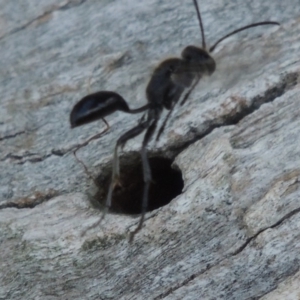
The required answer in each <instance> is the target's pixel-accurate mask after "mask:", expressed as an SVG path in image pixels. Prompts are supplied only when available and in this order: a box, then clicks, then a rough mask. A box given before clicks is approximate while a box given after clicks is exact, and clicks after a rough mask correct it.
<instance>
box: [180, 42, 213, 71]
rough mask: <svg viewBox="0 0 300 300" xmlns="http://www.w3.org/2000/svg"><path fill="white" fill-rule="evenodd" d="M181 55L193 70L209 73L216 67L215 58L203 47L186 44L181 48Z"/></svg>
mask: <svg viewBox="0 0 300 300" xmlns="http://www.w3.org/2000/svg"><path fill="white" fill-rule="evenodd" d="M181 56H182V58H183V59H184V61H185V62H186V63H187V65H188V67H189V68H192V69H193V70H191V71H193V72H197V73H202V74H205V73H206V74H208V75H211V74H212V73H213V72H214V71H215V69H216V62H215V60H214V59H213V58H212V57H211V56H210V54H209V53H208V52H207V51H206V50H205V49H202V48H198V47H195V46H187V47H185V48H184V49H183V51H182V53H181ZM194 69H195V70H194Z"/></svg>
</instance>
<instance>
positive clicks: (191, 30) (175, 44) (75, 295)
mask: <svg viewBox="0 0 300 300" xmlns="http://www.w3.org/2000/svg"><path fill="white" fill-rule="evenodd" d="M204 2H206V3H204ZM200 5H201V10H202V16H203V19H204V25H205V29H206V33H207V40H208V42H209V43H210V44H211V43H213V42H214V41H215V40H216V39H217V38H218V37H220V36H222V35H223V34H224V33H226V32H228V31H230V30H232V29H234V28H237V27H240V26H242V25H244V24H248V23H250V22H254V21H261V20H267V19H273V20H277V21H279V22H281V23H282V25H281V26H280V27H263V28H257V29H254V30H252V31H247V32H244V33H243V34H241V35H239V36H236V37H233V38H231V39H230V40H227V41H226V42H224V43H223V44H222V45H220V47H219V48H218V49H217V51H216V54H215V57H216V59H217V63H218V68H217V71H216V73H215V74H214V75H213V76H212V77H211V78H208V79H205V80H203V81H202V82H201V84H200V85H199V87H198V89H197V91H195V92H194V93H193V95H192V97H191V99H190V100H189V102H188V103H187V104H186V105H185V106H184V107H183V108H182V109H180V110H177V111H176V113H175V114H174V117H173V119H172V121H171V122H170V126H168V128H167V131H166V133H164V135H163V137H162V139H161V141H160V142H159V143H158V144H155V143H151V145H150V147H149V148H150V153H151V155H155V154H156V155H162V153H164V154H165V155H167V156H168V157H171V158H174V159H175V162H174V164H175V165H176V166H177V167H179V168H180V170H181V171H182V173H183V179H184V191H183V193H182V194H181V195H179V196H178V197H177V198H176V199H174V200H173V201H172V202H171V203H170V204H168V205H167V206H164V207H162V208H160V209H158V210H156V211H154V212H151V213H149V214H147V217H149V218H148V220H147V221H146V223H145V227H144V228H143V230H142V231H141V232H140V233H139V234H138V235H137V236H136V239H135V241H134V242H133V244H132V245H130V244H128V239H127V237H128V231H129V230H132V229H133V228H134V226H136V224H137V219H136V218H132V217H131V216H124V215H113V214H109V215H107V217H106V219H105V222H104V224H102V225H101V226H100V225H99V226H96V227H95V228H92V229H89V227H90V226H91V225H93V224H94V223H96V222H97V221H98V220H99V218H100V216H101V215H100V212H99V210H97V209H96V208H94V207H93V206H92V205H91V203H90V201H89V198H88V196H87V194H89V193H91V192H92V191H94V189H95V187H93V183H92V182H91V180H90V179H89V178H88V177H87V176H86V175H85V174H84V172H83V170H82V168H81V166H80V165H79V164H78V163H77V162H76V161H75V159H74V157H73V155H72V149H74V147H76V145H78V144H79V143H82V142H84V141H85V140H86V138H87V137H88V136H91V135H92V134H94V133H96V132H98V131H99V130H101V129H103V128H104V126H103V124H102V123H101V121H99V122H98V123H95V124H91V125H87V126H85V127H82V128H78V129H74V130H71V129H70V127H69V120H68V119H69V112H70V110H71V108H72V106H73V105H74V103H75V102H76V101H78V100H79V99H80V98H81V97H82V96H84V95H86V94H87V93H88V79H89V78H92V79H91V87H90V91H97V90H100V89H106V90H114V91H117V92H119V93H120V94H122V95H123V96H124V97H125V98H126V99H127V100H128V101H129V103H130V105H131V106H132V107H137V106H139V105H141V104H143V103H144V102H145V96H144V90H145V87H146V84H147V81H148V80H149V76H150V75H151V70H152V69H153V67H154V66H155V65H156V64H157V62H159V61H160V60H162V59H164V58H166V57H168V56H179V54H180V52H181V50H182V49H183V47H184V46H185V45H188V44H192V43H194V44H195V43H197V44H200V38H199V37H200V34H199V29H198V24H197V19H196V15H195V11H194V8H193V5H192V1H185V3H184V4H183V2H182V1H172V3H171V2H170V1H158V0H149V1H143V2H142V3H140V2H139V1H132V0H127V1H123V0H122V1H120V0H118V1H104V0H102V1H96V0H90V1H58V0H47V1H32V0H30V1H29V0H27V1H13V2H12V1H6V0H1V1H0V7H1V15H0V25H1V26H0V57H1V68H0V90H1V100H0V104H1V109H0V168H1V174H0V226H1V227H0V242H1V243H0V252H1V258H0V299H46V300H50V299H264V300H267V299H268V300H269V299H299V297H300V289H299V286H300V285H299V276H300V275H299V266H300V260H299V257H300V201H299V196H300V184H299V182H300V147H299V142H298V141H299V137H300V102H299V101H300V100H299V98H300V84H299V74H300V60H299V53H300V41H299V38H300V5H299V0H286V1H279V0H273V1H264V2H261V1H258V0H251V1H248V0H247V1H239V2H237V1H230V2H225V1H222V0H217V1H213V2H212V1H209V2H208V1H201V3H200ZM137 118H138V117H137ZM108 119H109V122H110V125H111V128H110V130H109V132H108V133H106V134H105V135H104V136H103V137H102V138H101V139H100V140H97V141H94V142H92V143H90V144H89V145H88V146H86V147H84V148H83V149H81V150H80V151H79V155H80V157H81V158H82V159H84V161H85V162H86V164H87V165H88V167H89V169H90V170H91V172H92V173H93V174H94V176H97V175H99V174H100V175H101V174H102V173H103V172H104V171H103V170H107V166H108V165H109V163H110V162H111V152H112V148H113V145H114V143H115V141H116V138H117V137H118V136H119V135H120V133H121V132H123V131H124V130H125V129H128V128H130V127H132V126H133V125H134V124H135V123H136V120H137V119H136V118H132V117H131V116H129V117H128V116H126V115H124V114H116V115H114V116H112V117H110V118H108ZM140 142H141V138H137V139H135V140H133V141H130V142H129V143H128V145H126V147H125V150H124V151H125V152H126V153H129V154H128V157H130V153H133V152H134V151H138V149H139V147H140ZM134 157H135V156H134ZM132 160H134V158H132ZM87 229H89V230H87ZM86 230H87V231H86ZM85 231H86V233H85V234H84V235H82V233H84V232H85Z"/></svg>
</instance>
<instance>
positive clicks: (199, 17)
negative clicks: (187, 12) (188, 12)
mask: <svg viewBox="0 0 300 300" xmlns="http://www.w3.org/2000/svg"><path fill="white" fill-rule="evenodd" d="M194 5H195V8H196V12H197V17H198V21H199V25H200V30H201V36H202V48H203V49H205V48H206V44H205V35H204V28H203V24H202V19H201V15H200V10H199V6H198V3H197V0H194Z"/></svg>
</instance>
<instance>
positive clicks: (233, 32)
mask: <svg viewBox="0 0 300 300" xmlns="http://www.w3.org/2000/svg"><path fill="white" fill-rule="evenodd" d="M263 25H278V26H279V25H280V23H278V22H272V21H265V22H259V23H253V24H250V25H247V26H244V27H241V28H239V29H236V30H234V31H232V32H230V33H228V34H226V35H225V36H223V37H222V38H220V39H219V40H218V41H217V42H216V43H215V44H214V45H213V46H211V47H210V48H209V52H213V51H214V50H215V48H216V46H217V45H218V44H219V43H220V42H222V41H224V40H225V39H227V38H228V37H230V36H232V35H234V34H236V33H238V32H240V31H243V30H246V29H248V28H252V27H256V26H263Z"/></svg>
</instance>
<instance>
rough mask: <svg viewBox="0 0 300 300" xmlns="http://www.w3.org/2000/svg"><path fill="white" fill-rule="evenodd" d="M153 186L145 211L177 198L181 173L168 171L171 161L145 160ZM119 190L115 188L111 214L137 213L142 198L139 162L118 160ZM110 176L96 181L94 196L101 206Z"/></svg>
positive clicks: (153, 158) (180, 185)
mask: <svg viewBox="0 0 300 300" xmlns="http://www.w3.org/2000/svg"><path fill="white" fill-rule="evenodd" d="M149 163H150V167H151V171H152V179H153V182H152V184H151V185H150V190H149V203H148V209H147V211H151V210H154V209H156V208H159V207H161V206H164V205H166V204H168V203H169V202H170V201H171V200H172V199H174V198H175V197H176V196H178V195H179V194H181V192H182V189H183V180H182V174H181V171H180V170H178V169H173V168H172V167H171V165H172V163H173V161H172V160H171V159H167V158H162V157H152V158H149ZM120 167H121V184H122V186H121V187H116V188H115V190H114V192H113V197H112V208H111V210H110V211H111V212H116V213H123V214H139V213H141V204H142V197H143V188H144V181H143V170H142V162H141V161H140V160H137V159H130V158H129V159H126V161H125V160H124V159H121V162H120ZM110 180H111V174H109V176H108V177H106V178H102V179H101V178H98V182H99V185H100V186H101V187H102V188H101V190H99V192H98V194H97V195H96V200H97V201H99V202H100V203H101V204H102V205H104V204H105V199H106V194H107V191H108V185H109V183H110Z"/></svg>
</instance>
